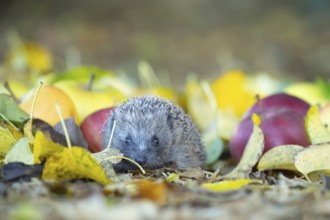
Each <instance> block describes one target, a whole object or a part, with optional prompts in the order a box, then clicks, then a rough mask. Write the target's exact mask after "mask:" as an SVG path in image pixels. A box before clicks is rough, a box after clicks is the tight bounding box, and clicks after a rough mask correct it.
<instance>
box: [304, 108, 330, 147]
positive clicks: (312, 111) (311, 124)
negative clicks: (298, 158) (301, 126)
mask: <svg viewBox="0 0 330 220" xmlns="http://www.w3.org/2000/svg"><path fill="white" fill-rule="evenodd" d="M305 127H306V131H307V134H308V137H309V139H310V141H311V142H312V144H318V143H325V142H330V132H329V131H328V130H327V128H326V127H325V126H324V125H323V123H322V121H321V119H320V117H319V109H318V107H317V106H316V105H314V106H311V107H310V108H309V110H308V112H307V115H306V119H305Z"/></svg>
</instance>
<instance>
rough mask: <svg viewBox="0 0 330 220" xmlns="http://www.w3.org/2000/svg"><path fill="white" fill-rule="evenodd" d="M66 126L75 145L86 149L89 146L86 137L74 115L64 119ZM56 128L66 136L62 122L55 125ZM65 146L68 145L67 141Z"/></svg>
mask: <svg viewBox="0 0 330 220" xmlns="http://www.w3.org/2000/svg"><path fill="white" fill-rule="evenodd" d="M64 123H65V126H66V128H67V130H68V133H69V134H70V135H69V136H70V140H71V143H72V144H73V145H75V146H81V147H83V148H85V149H87V148H88V145H87V142H86V140H85V139H84V136H83V134H82V132H81V130H80V128H79V126H78V125H77V124H76V122H75V120H74V118H73V117H70V118H67V119H65V120H64ZM54 130H55V131H56V132H58V133H59V134H62V135H63V136H64V131H63V126H62V124H61V122H58V123H57V124H55V126H54ZM64 146H67V143H65V144H64Z"/></svg>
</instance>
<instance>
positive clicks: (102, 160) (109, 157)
mask: <svg viewBox="0 0 330 220" xmlns="http://www.w3.org/2000/svg"><path fill="white" fill-rule="evenodd" d="M92 155H93V156H94V157H95V159H96V160H97V162H98V163H99V164H100V165H101V166H102V167H103V169H104V171H105V173H106V175H107V177H108V178H109V179H111V180H113V181H114V182H117V181H118V180H119V179H118V177H117V174H116V172H115V171H114V169H113V166H112V164H114V163H115V164H116V163H119V162H120V161H121V160H122V159H121V158H120V156H123V154H122V153H121V152H120V151H119V150H117V149H114V148H106V149H105V150H103V151H100V152H97V153H94V154H92Z"/></svg>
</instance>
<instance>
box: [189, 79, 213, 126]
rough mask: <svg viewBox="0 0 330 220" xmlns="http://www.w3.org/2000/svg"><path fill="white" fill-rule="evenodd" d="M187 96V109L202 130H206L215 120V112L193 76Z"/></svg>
mask: <svg viewBox="0 0 330 220" xmlns="http://www.w3.org/2000/svg"><path fill="white" fill-rule="evenodd" d="M185 98H186V105H187V110H188V112H189V114H190V115H191V117H192V119H193V120H194V122H195V123H196V125H197V127H198V128H199V129H200V130H202V131H205V130H206V129H207V128H208V127H209V125H210V124H211V123H212V122H214V121H215V120H214V119H215V112H213V109H212V107H211V104H210V102H209V100H208V99H207V97H206V95H205V93H204V91H203V89H202V87H201V85H200V84H199V83H198V82H197V80H196V79H194V78H191V77H190V78H189V79H188V82H187V84H186V87H185Z"/></svg>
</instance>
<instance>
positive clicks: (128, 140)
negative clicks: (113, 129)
mask: <svg viewBox="0 0 330 220" xmlns="http://www.w3.org/2000/svg"><path fill="white" fill-rule="evenodd" d="M130 142H131V138H130V137H127V138H126V139H125V144H126V145H129V143H130Z"/></svg>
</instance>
